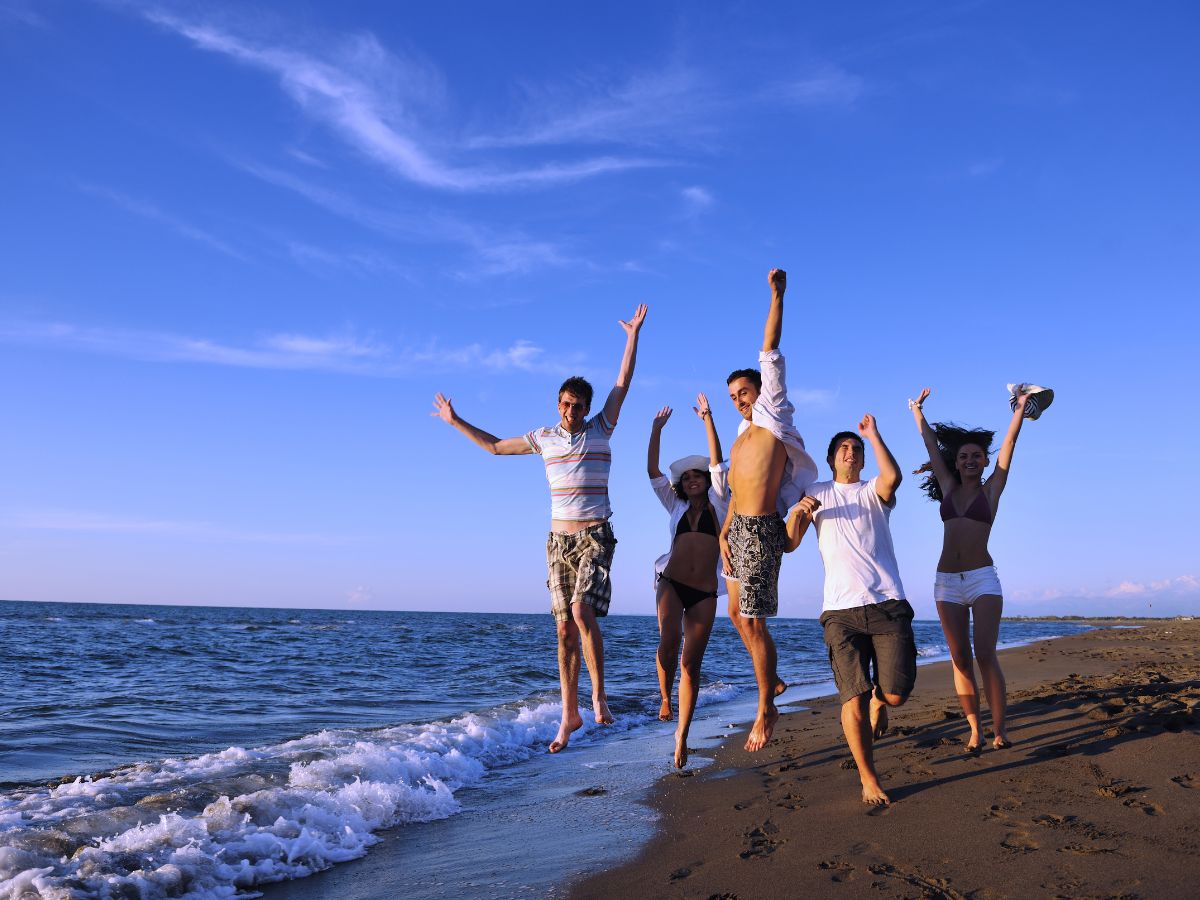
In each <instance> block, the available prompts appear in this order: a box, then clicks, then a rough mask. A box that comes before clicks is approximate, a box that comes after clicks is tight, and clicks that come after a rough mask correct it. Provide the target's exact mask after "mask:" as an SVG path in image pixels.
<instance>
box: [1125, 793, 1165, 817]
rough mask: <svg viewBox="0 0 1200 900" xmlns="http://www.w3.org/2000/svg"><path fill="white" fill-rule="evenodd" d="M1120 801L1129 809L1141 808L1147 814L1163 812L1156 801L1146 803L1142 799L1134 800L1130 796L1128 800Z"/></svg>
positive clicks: (1155, 814)
mask: <svg viewBox="0 0 1200 900" xmlns="http://www.w3.org/2000/svg"><path fill="white" fill-rule="evenodd" d="M1121 802H1122V803H1124V804H1125V805H1126V806H1128V807H1129V808H1130V809H1139V810H1141V811H1142V812H1144V813H1145V814H1146V815H1148V816H1161V815H1162V814H1163V808H1162V807H1161V806H1159V805H1158V804H1157V803H1147V802H1146V801H1144V800H1136V799H1134V798H1132V797H1131V798H1130V799H1128V800H1122V801H1121Z"/></svg>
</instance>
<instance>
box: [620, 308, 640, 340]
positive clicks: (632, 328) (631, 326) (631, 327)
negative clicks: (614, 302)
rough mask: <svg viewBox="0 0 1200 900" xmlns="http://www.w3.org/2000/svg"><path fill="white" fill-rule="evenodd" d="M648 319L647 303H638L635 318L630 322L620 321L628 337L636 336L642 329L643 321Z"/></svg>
mask: <svg viewBox="0 0 1200 900" xmlns="http://www.w3.org/2000/svg"><path fill="white" fill-rule="evenodd" d="M645 321H646V304H645V303H640V304H638V308H637V309H636V310H634V313H633V318H631V319H630V320H629V321H628V322H619V323H618V324H620V326H621V327H622V328H624V329H625V334H626V336H628V337H633V336H635V335H636V334H637V333H638V332H639V331H641V330H642V323H643V322H645Z"/></svg>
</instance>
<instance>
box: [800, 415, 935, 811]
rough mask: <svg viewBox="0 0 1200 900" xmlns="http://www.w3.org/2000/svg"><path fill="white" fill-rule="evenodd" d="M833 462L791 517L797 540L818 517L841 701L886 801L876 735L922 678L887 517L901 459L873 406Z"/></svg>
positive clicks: (861, 767)
mask: <svg viewBox="0 0 1200 900" xmlns="http://www.w3.org/2000/svg"><path fill="white" fill-rule="evenodd" d="M864 439H865V440H866V441H870V443H871V449H872V450H873V451H874V453H875V459H876V460H877V461H878V463H879V474H878V475H877V476H876V477H874V478H872V479H871V480H870V481H863V480H862V478H861V475H862V470H863V464H864V462H865V447H864ZM826 461H827V462H828V463H829V468H830V469H832V470H833V479H832V480H831V481H819V482H817V483H816V484H811V485H809V486H808V489H807V490H806V496H805V497H804V499H802V500H801V501H800V502H799V503H798V504H797V506H796V508H795V510H794V511H793V514H792V517H791V520H790V521H789V522H788V532H789V549H791V548H794V547H795V546H796V545H797V544H799V542H800V539H801V538H802V537H803V536H804V532H805V530H807V528H808V525H809V523H810V522H811V523H812V524H813V525H814V527H815V528H816V529H817V547H818V548H819V549H820V551H821V561H822V562H823V563H824V564H825V600H824V603H823V605H822V608H821V625H822V627H823V628H824V629H825V644H826V646H827V647H828V648H829V662H830V665H831V666H832V667H833V677H834V681H835V682H836V683H837V687H838V694H839V696H840V698H841V701H842V730H843V731H844V732H845V734H846V742H847V743H848V744H849V745H850V752H851V753H852V754H853V755H854V761H855V763H857V765H858V776H859V779H860V780H861V781H862V798H863V802H864V803H870V804H872V805H881V804H886V803H887V802H888V796H887V794H885V793H884V792H883V788H881V787H880V785H879V776H878V774H877V773H876V772H875V762H874V759H873V755H872V752H871V745H872V740H873V739H875V738H879V737H882V736H883V735H884V733H885V732H886V731H887V708H888V707H889V706H899V705H900V704H902V703H903V702H904V701H905V700H907V699H908V695H909V694H910V693H911V692H912V689H913V685H914V684H915V683H916V678H917V647H916V642H915V641H914V640H913V631H912V619H913V610H912V607H911V606H909V604H908V601H907V600H906V599H905V598H904V586H903V585H902V584H901V583H900V572H899V567H898V566H897V565H896V551H895V549H894V548H893V546H892V532H891V528H890V526H889V524H888V520H889V519H890V517H891V514H892V510H893V509H894V508H895V506H896V488H898V487H899V486H900V480H901V475H900V467H899V466H898V465H897V464H896V460H895V458H894V457H893V456H892V454H891V451H890V450H888V448H887V445H886V444H885V443H884V442H883V438H882V437H880V435H879V429H878V428H877V427H876V425H875V417H874V416H872V415H871V414H870V413H868V414H867V415H865V416H863V419H862V421H861V422H859V424H858V433H857V434H856V433H855V432H853V431H843V432H840V433H839V434H836V435H834V437H833V440H831V441H830V442H829V452H828V454H827V455H826ZM872 669H873V670H874V671H872Z"/></svg>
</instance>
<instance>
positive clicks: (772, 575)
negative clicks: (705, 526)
mask: <svg viewBox="0 0 1200 900" xmlns="http://www.w3.org/2000/svg"><path fill="white" fill-rule="evenodd" d="M786 544H787V528H786V527H785V526H784V524H783V519H781V518H780V517H779V513H771V514H770V515H767V516H743V515H739V514H738V513H736V512H735V513H734V514H733V521H732V522H731V523H730V524H729V561H730V562H731V563H732V564H733V576H732V580H735V581H737V582H739V585H738V587H739V591H738V611H739V612H741V614H742V615H743V616H745V617H746V618H747V619H765V618H766V617H767V616H773V615H775V614H776V613H778V612H779V564H780V563H781V562H782V561H783V548H784V546H785V545H786Z"/></svg>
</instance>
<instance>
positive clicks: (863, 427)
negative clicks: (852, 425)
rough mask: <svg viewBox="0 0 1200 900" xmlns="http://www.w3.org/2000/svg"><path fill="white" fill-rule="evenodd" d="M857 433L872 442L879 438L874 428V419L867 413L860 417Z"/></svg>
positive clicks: (877, 430)
mask: <svg viewBox="0 0 1200 900" xmlns="http://www.w3.org/2000/svg"><path fill="white" fill-rule="evenodd" d="M858 433H859V434H860V435H861V436H862V437H863V438H865V439H866V440H868V441H873V440H875V439H876V438H877V437H879V429H878V428H877V427H876V426H875V417H874V416H873V415H871V414H870V413H867V414H866V415H865V416H863V417H862V421H861V422H859V423H858Z"/></svg>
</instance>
